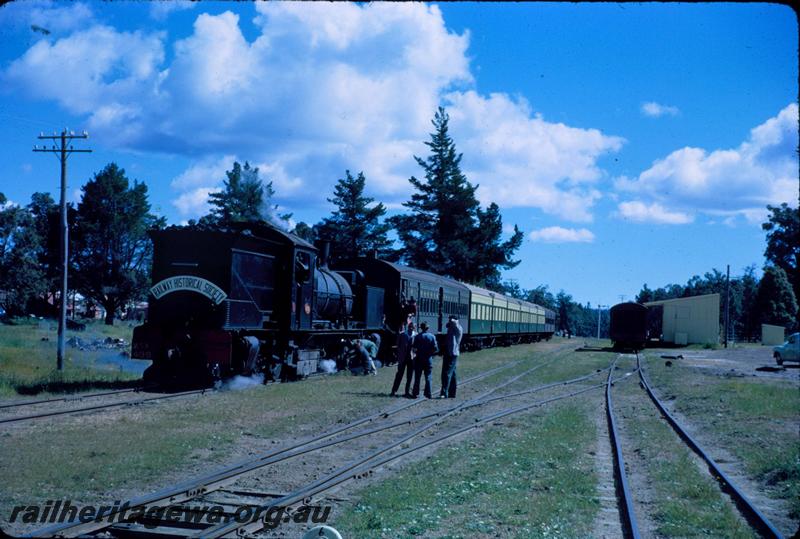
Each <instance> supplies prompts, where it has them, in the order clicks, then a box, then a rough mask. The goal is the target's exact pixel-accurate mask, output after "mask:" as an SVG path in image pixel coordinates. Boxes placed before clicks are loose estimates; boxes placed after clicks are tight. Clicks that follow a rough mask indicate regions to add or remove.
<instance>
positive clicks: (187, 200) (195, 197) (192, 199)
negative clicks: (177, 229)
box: [172, 187, 220, 217]
mask: <svg viewBox="0 0 800 539" xmlns="http://www.w3.org/2000/svg"><path fill="white" fill-rule="evenodd" d="M217 191H220V188H219V187H197V188H195V189H192V190H190V191H186V192H185V193H183V194H182V195H180V196H179V197H178V198H176V199H175V200H173V201H172V204H173V205H174V206H175V207H176V208H177V209H178V213H180V215H181V216H182V217H201V216H203V215H205V214H207V213H208V212H209V210H210V206H209V205H208V195H209V194H211V193H215V192H217Z"/></svg>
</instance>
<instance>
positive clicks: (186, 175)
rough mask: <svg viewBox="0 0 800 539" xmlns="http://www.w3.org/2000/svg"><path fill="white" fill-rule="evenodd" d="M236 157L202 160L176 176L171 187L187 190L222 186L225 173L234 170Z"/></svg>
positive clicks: (228, 156)
mask: <svg viewBox="0 0 800 539" xmlns="http://www.w3.org/2000/svg"><path fill="white" fill-rule="evenodd" d="M236 160H237V157H236V156H235V155H225V156H223V157H221V158H219V159H201V160H199V161H197V162H195V163H194V164H193V165H191V166H190V167H189V168H187V169H186V170H184V171H183V172H182V173H180V174H179V175H178V176H176V177H175V178H174V179H173V180H172V182H171V183H170V187H172V188H173V189H176V190H179V191H180V190H185V189H190V188H197V187H203V186H214V185H218V184H219V185H221V184H222V181H223V180H224V179H225V178H226V176H225V172H226V171H228V170H231V169H232V168H233V162H234V161H236Z"/></svg>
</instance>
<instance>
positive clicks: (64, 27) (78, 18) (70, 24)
mask: <svg viewBox="0 0 800 539" xmlns="http://www.w3.org/2000/svg"><path fill="white" fill-rule="evenodd" d="M93 20H94V14H93V13H92V10H91V9H90V7H89V5H88V4H85V3H83V2H69V3H67V2H54V1H52V0H26V1H25V2H9V3H8V4H5V5H4V6H2V9H0V26H2V27H17V29H20V30H23V31H25V32H32V31H33V29H32V28H31V27H32V26H37V27H38V28H40V29H42V30H44V31H42V30H39V34H38V35H39V37H40V38H45V36H47V35H50V34H59V33H62V32H69V31H72V30H76V29H79V28H83V27H85V26H87V25H89V24H91V23H92V22H93ZM45 31H46V32H45ZM47 32H49V34H48V33H47Z"/></svg>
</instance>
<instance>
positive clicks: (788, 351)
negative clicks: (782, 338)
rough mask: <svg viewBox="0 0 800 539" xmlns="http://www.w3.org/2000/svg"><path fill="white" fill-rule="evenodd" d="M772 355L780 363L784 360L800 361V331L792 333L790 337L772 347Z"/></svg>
mask: <svg viewBox="0 0 800 539" xmlns="http://www.w3.org/2000/svg"><path fill="white" fill-rule="evenodd" d="M772 356H773V357H774V358H775V362H776V363H777V364H778V365H783V362H784V361H800V333H792V334H791V335H789V339H787V341H786V342H785V343H783V344H782V345H780V346H776V347H774V348H773V349H772Z"/></svg>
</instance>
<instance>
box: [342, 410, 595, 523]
mask: <svg viewBox="0 0 800 539" xmlns="http://www.w3.org/2000/svg"><path fill="white" fill-rule="evenodd" d="M591 413H592V411H591V410H590V409H589V407H588V406H587V405H586V404H585V403H580V402H564V403H558V404H554V405H553V408H548V409H547V410H546V411H544V412H543V413H542V415H533V414H525V415H523V416H519V417H513V418H511V419H508V420H507V421H506V422H505V424H504V425H503V426H502V427H500V428H498V427H492V428H490V429H489V430H487V431H486V432H484V433H483V434H481V435H480V436H479V437H478V438H477V439H476V440H474V441H464V442H460V443H458V444H456V445H453V446H450V447H445V448H443V449H441V450H439V451H438V452H437V453H436V454H435V455H434V456H432V457H429V458H427V459H425V460H423V461H422V462H419V463H416V464H414V465H411V466H408V467H406V469H404V470H403V471H401V472H400V473H399V474H397V475H396V476H395V477H392V478H390V479H388V480H386V481H382V482H380V483H378V484H376V485H373V486H370V487H368V488H366V489H365V490H363V491H361V492H359V493H358V494H357V495H356V497H357V498H358V499H360V500H362V502H360V503H358V504H357V505H355V506H354V507H353V508H351V509H349V510H348V511H346V512H345V513H344V514H343V515H342V516H341V517H339V518H338V519H337V524H336V526H337V528H338V529H340V530H341V531H342V532H343V533H344V535H345V536H347V537H371V538H372V537H386V538H389V537H391V538H400V537H419V536H424V537H442V538H444V537H447V538H453V539H454V538H457V537H476V536H481V537H483V536H491V537H526V538H527V537H581V536H586V535H588V534H589V532H590V531H591V525H592V522H593V520H594V518H595V515H596V513H597V510H598V508H599V503H598V500H597V498H596V494H595V493H596V483H597V478H596V476H595V474H594V472H593V469H592V463H593V460H592V458H591V457H590V455H589V451H590V450H591V448H592V446H593V444H594V441H595V437H596V432H595V425H594V423H593V422H592V421H591V419H590V415H589V414H591Z"/></svg>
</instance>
